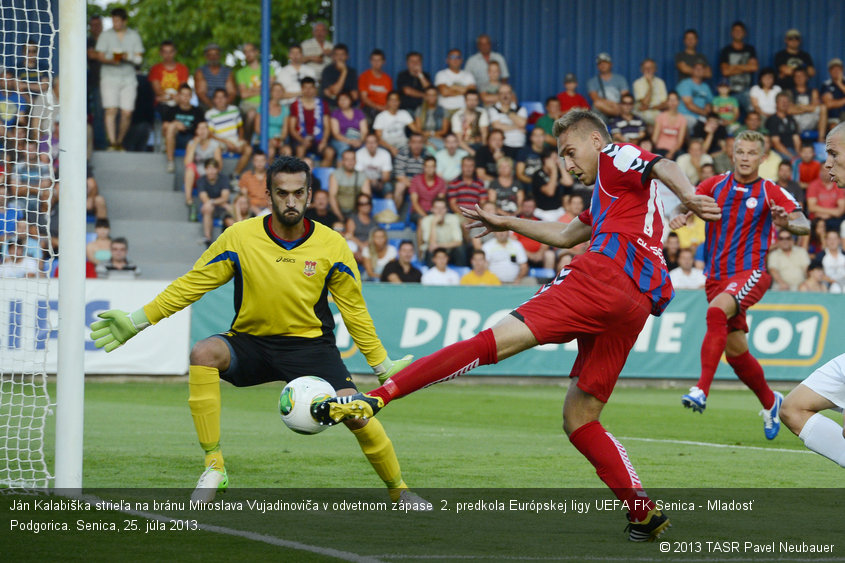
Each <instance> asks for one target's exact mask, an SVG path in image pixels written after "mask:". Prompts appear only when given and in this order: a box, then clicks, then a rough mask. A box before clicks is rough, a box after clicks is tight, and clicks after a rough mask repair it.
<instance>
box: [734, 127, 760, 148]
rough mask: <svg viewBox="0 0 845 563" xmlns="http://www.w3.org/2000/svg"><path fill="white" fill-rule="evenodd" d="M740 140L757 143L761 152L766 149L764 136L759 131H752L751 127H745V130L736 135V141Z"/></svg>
mask: <svg viewBox="0 0 845 563" xmlns="http://www.w3.org/2000/svg"><path fill="white" fill-rule="evenodd" d="M740 141H751V142H752V143H759V144H760V152H763V151H764V150H765V149H766V137H764V136H763V134H762V133H760V132H759V131H752V130H751V129H746V130H745V131H743V132H741V133H740V134H739V135H737V136H736V142H737V143H738V142H740Z"/></svg>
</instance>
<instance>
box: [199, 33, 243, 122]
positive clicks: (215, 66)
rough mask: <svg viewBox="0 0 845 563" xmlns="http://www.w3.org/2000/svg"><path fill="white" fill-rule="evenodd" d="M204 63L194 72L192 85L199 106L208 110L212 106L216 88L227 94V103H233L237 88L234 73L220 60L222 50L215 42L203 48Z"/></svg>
mask: <svg viewBox="0 0 845 563" xmlns="http://www.w3.org/2000/svg"><path fill="white" fill-rule="evenodd" d="M203 54H204V55H205V64H204V65H202V66H201V67H199V68H198V69H197V71H196V72H195V73H194V87H195V90H196V94H197V99H199V102H200V106H201V107H202V108H203V109H204V110H206V111H207V110H209V109H211V108H212V107H213V106H214V102H212V98H213V97H214V91H215V90H217V89H218V88H220V89H222V90H225V91H226V95H227V96H228V98H229V99H228V100H227V103H228V104H233V103H235V98H236V97H237V94H238V90H237V88H236V87H235V75H234V74H233V73H232V69H231V68H230V67H228V66H226V65H224V64H223V63H222V62H220V61H221V54H222V51H221V49H220V45H218V44H217V43H209V44H208V45H206V46H205V49H204V50H203Z"/></svg>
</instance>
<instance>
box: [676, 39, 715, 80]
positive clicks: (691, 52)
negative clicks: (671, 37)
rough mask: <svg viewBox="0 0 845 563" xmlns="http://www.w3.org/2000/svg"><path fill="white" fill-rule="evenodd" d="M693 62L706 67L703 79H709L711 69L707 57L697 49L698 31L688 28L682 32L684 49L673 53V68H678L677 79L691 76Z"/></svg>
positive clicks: (711, 73) (711, 74)
mask: <svg viewBox="0 0 845 563" xmlns="http://www.w3.org/2000/svg"><path fill="white" fill-rule="evenodd" d="M695 63H702V64H703V65H704V66H705V67H706V68H707V71H706V72H705V79H706V80H710V78H712V76H713V69H711V68H710V63H709V62H708V61H707V57H705V56H704V54H703V53H700V52H699V51H698V32H697V31H696V30H694V29H688V30H686V31H685V32H684V50H683V51H679V52H678V53H675V68H676V69H678V79H679V81H680V80H683V79H684V78H689V77H690V76H692V67H693V66H695Z"/></svg>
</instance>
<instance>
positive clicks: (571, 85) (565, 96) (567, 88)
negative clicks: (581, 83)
mask: <svg viewBox="0 0 845 563" xmlns="http://www.w3.org/2000/svg"><path fill="white" fill-rule="evenodd" d="M577 88H578V77H576V76H575V75H574V74H573V73H571V72H569V73H567V74H566V76H564V77H563V92H560V93H559V94H558V95H557V99H558V101H559V102H560V113H561V115H563V114H564V113H566V112H568V111H569V110H571V109H575V108H583V109H590V102H588V101H587V98H585V97H584V96H582V95H581V94H579V93H578V92H576V89H577Z"/></svg>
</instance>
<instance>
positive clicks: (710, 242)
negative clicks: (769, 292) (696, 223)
mask: <svg viewBox="0 0 845 563" xmlns="http://www.w3.org/2000/svg"><path fill="white" fill-rule="evenodd" d="M696 193H698V194H704V195H709V196H710V197H712V198H713V199H715V200H716V203H717V204H719V207H720V208H721V209H722V219H721V221H714V222H712V223H707V225H706V231H705V232H706V237H705V239H704V264H705V267H704V273H705V274H706V275H707V276H708V277H710V278H713V279H717V280H722V279H727V278H730V277H733V276H735V275H737V274H739V273H741V272H745V271H750V270H765V269H766V254H768V252H769V249H770V248H771V246H772V244H773V243H774V240H775V230H774V228H773V224H772V205H779V206H780V207H783V208H784V209H785V210H786V212H787V213H791V212H793V211H795V210H800V209H801V205H800V204H799V203H798V202H797V201H795V198H793V197H792V195H791V194H790V193H789V192H788V191H786V190H785V189H783V188H781V187H780V186H778V185H777V184H775V183H773V182H771V181H769V180H764V179H761V178H757V179H756V180H754V181H753V182H749V183H742V182H737V180H736V177H735V176H734V175H733V173H732V172H729V173H726V174H720V175H718V176H713V177H712V178H708V179H707V180H705V181H703V182H701V184H699V185H698V188H697V189H696Z"/></svg>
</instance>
